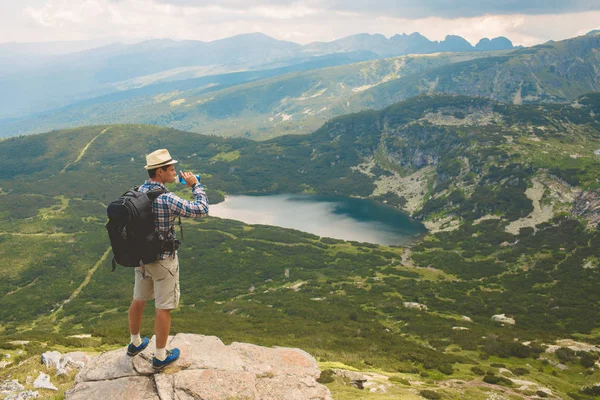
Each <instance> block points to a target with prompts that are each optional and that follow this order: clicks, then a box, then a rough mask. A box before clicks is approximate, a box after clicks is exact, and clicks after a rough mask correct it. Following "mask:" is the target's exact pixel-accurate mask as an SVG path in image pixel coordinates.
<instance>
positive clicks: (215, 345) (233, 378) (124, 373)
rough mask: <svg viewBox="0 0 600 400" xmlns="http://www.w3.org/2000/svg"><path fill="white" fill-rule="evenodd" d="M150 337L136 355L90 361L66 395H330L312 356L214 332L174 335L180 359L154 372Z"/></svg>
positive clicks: (83, 399) (85, 398) (316, 398)
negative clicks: (229, 341) (235, 340)
mask: <svg viewBox="0 0 600 400" xmlns="http://www.w3.org/2000/svg"><path fill="white" fill-rule="evenodd" d="M154 340H155V339H154V338H152V339H151V343H150V345H149V346H148V348H147V349H146V350H144V351H143V352H142V353H140V354H139V355H137V356H135V357H129V356H127V355H126V350H125V349H124V348H123V349H119V350H114V351H111V352H107V353H103V354H101V355H100V356H98V357H97V358H95V359H93V360H91V361H90V362H89V363H87V364H86V366H85V367H84V368H83V369H82V370H81V371H80V372H79V374H78V375H77V377H76V379H75V386H74V387H73V388H71V389H69V390H68V391H67V392H66V393H65V399H66V400H94V399H99V400H104V399H109V398H111V399H112V398H115V399H117V398H118V399H133V400H137V399H156V400H158V399H160V400H166V399H169V400H176V399H181V400H184V399H185V400H188V399H189V400H193V399H204V400H220V399H223V400H224V399H232V398H243V399H261V400H263V399H264V400H275V399H282V400H283V399H285V400H288V399H289V400H304V399H311V400H331V399H332V397H331V394H330V393H329V390H328V389H327V387H325V386H323V385H321V384H319V383H318V382H317V381H316V378H318V377H319V376H320V371H319V368H318V366H317V362H316V360H315V359H314V358H313V357H312V356H311V355H310V354H308V353H306V352H305V351H302V350H300V349H293V348H285V347H273V348H267V347H261V346H256V345H252V344H247V343H232V344H231V345H229V346H227V345H225V344H224V343H223V342H222V341H221V340H220V339H219V338H217V337H215V336H203V335H193V334H177V335H176V336H174V337H172V338H170V341H169V345H168V347H169V348H172V347H178V348H179V349H180V350H181V356H180V359H179V360H177V361H176V362H175V363H173V365H171V366H169V367H167V368H165V369H164V370H163V371H162V372H161V373H157V374H154V373H153V371H152V367H151V364H150V360H151V358H152V355H153V354H152V353H153V351H154Z"/></svg>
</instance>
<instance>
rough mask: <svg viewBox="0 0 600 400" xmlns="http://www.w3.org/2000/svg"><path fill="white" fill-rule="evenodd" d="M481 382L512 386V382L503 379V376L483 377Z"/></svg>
mask: <svg viewBox="0 0 600 400" xmlns="http://www.w3.org/2000/svg"><path fill="white" fill-rule="evenodd" d="M483 381H484V382H485V383H491V384H492V385H503V386H512V385H513V382H512V381H511V380H510V379H508V378H505V377H503V376H499V375H489V374H488V375H486V376H484V377H483Z"/></svg>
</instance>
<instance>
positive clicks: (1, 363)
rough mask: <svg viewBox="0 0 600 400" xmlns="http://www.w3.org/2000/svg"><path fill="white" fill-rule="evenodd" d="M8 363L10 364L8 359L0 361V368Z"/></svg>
mask: <svg viewBox="0 0 600 400" xmlns="http://www.w3.org/2000/svg"><path fill="white" fill-rule="evenodd" d="M10 364H12V362H10V361H0V369H2V368H6V366H7V365H10Z"/></svg>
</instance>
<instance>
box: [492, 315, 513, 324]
mask: <svg viewBox="0 0 600 400" xmlns="http://www.w3.org/2000/svg"><path fill="white" fill-rule="evenodd" d="M492 321H494V322H500V323H501V324H509V325H514V324H515V320H514V318H510V317H507V316H506V315H504V314H497V315H492Z"/></svg>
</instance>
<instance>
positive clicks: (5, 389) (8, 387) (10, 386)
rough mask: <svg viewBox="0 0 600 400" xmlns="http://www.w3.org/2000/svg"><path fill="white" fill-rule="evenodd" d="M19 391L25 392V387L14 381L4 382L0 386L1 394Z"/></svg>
mask: <svg viewBox="0 0 600 400" xmlns="http://www.w3.org/2000/svg"><path fill="white" fill-rule="evenodd" d="M21 390H25V387H24V386H23V385H21V384H20V383H19V381H18V380H16V379H13V380H10V381H4V382H2V384H0V393H1V394H10V393H12V392H20V391H21Z"/></svg>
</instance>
